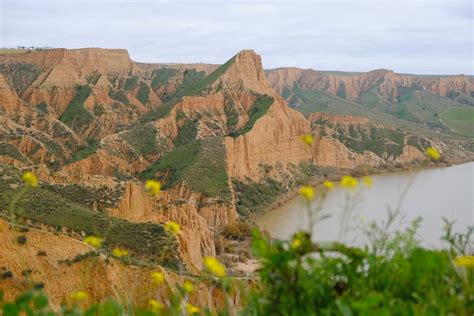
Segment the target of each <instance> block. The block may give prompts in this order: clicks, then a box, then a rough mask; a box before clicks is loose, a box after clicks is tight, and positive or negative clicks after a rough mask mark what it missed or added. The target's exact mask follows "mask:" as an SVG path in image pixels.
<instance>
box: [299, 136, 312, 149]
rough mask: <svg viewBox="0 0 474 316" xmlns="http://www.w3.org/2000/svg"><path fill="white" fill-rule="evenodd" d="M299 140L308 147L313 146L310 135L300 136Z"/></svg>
mask: <svg viewBox="0 0 474 316" xmlns="http://www.w3.org/2000/svg"><path fill="white" fill-rule="evenodd" d="M301 140H302V141H303V142H305V144H306V145H308V146H311V145H313V135H311V134H306V135H303V136H301Z"/></svg>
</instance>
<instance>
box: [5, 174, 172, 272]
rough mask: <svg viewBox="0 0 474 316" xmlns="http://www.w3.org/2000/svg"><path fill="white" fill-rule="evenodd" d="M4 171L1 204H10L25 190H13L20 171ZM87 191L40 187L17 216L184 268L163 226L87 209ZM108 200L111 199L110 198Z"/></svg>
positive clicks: (23, 201)
mask: <svg viewBox="0 0 474 316" xmlns="http://www.w3.org/2000/svg"><path fill="white" fill-rule="evenodd" d="M0 169H1V171H2V174H4V175H8V177H4V178H3V179H0V205H8V204H9V201H11V199H12V197H13V195H14V194H16V192H17V190H20V189H21V188H17V189H16V190H14V189H12V188H11V185H12V184H18V183H21V179H20V172H19V171H18V170H16V169H14V168H13V167H12V166H7V165H0ZM84 192H87V189H84V188H81V187H79V186H77V187H74V186H72V187H64V188H60V187H52V186H49V185H47V186H43V185H40V186H39V187H37V188H31V189H30V190H29V191H28V194H26V195H24V196H23V197H22V198H21V199H20V200H19V202H18V204H17V207H16V208H15V213H16V214H17V216H18V217H22V218H27V219H30V220H32V221H34V222H39V223H44V224H48V225H52V226H54V227H57V228H61V227H68V228H70V229H72V230H74V231H76V232H84V233H85V234H87V235H96V236H101V237H105V238H106V241H105V243H106V245H107V246H108V247H113V246H115V245H121V246H122V247H125V248H127V249H130V250H131V252H132V253H133V254H134V255H136V256H137V257H140V258H143V259H145V260H147V261H148V262H150V263H154V264H162V265H165V266H167V267H172V268H176V267H177V266H179V265H180V263H179V260H178V254H177V245H176V242H175V241H174V239H173V240H170V239H169V238H168V237H167V235H166V233H165V230H164V228H163V226H162V225H160V224H153V223H132V222H128V221H125V220H120V219H117V218H115V217H112V216H109V215H107V214H106V213H104V212H97V211H93V210H91V209H90V208H87V207H85V206H83V204H84V201H86V199H85V196H84V194H85V193H84ZM91 194H92V197H93V198H94V197H96V196H97V192H96V193H91ZM105 197H107V198H109V196H108V195H105ZM70 198H71V199H73V200H71V199H70ZM81 204H82V205H81Z"/></svg>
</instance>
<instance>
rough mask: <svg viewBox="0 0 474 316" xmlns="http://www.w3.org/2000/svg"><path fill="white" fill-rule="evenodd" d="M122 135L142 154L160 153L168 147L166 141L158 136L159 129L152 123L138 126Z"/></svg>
mask: <svg viewBox="0 0 474 316" xmlns="http://www.w3.org/2000/svg"><path fill="white" fill-rule="evenodd" d="M120 137H121V138H123V139H125V140H126V141H127V143H128V144H130V146H132V148H133V149H135V150H136V152H138V153H139V154H141V155H145V156H147V155H152V154H158V153H160V152H163V151H165V150H166V149H167V146H166V143H165V142H164V141H162V140H160V139H159V138H158V137H157V131H156V129H155V128H154V127H153V126H151V125H147V124H145V125H139V126H136V127H134V128H132V129H130V130H127V131H125V132H123V133H120Z"/></svg>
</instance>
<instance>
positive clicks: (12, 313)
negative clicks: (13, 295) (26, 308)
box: [3, 303, 20, 316]
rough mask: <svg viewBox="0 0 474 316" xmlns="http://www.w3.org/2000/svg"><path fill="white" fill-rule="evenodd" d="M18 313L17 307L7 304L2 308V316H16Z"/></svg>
mask: <svg viewBox="0 0 474 316" xmlns="http://www.w3.org/2000/svg"><path fill="white" fill-rule="evenodd" d="M19 314H20V311H19V310H18V307H16V305H14V304H12V303H7V304H5V305H4V306H3V316H18V315H19Z"/></svg>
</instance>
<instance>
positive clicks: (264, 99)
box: [231, 95, 274, 136]
mask: <svg viewBox="0 0 474 316" xmlns="http://www.w3.org/2000/svg"><path fill="white" fill-rule="evenodd" d="M273 101H274V100H273V98H272V97H269V96H266V95H265V96H262V95H258V96H257V100H256V101H255V103H254V104H253V105H252V107H251V108H250V118H249V121H248V122H247V124H245V126H244V127H242V129H241V130H239V131H238V132H237V133H236V134H234V135H231V136H238V135H244V134H245V133H247V132H249V131H250V130H251V129H252V127H253V126H254V124H255V122H256V121H257V120H258V119H259V118H261V117H262V116H263V115H265V113H267V111H268V109H269V108H270V106H271V105H272V104H273Z"/></svg>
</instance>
